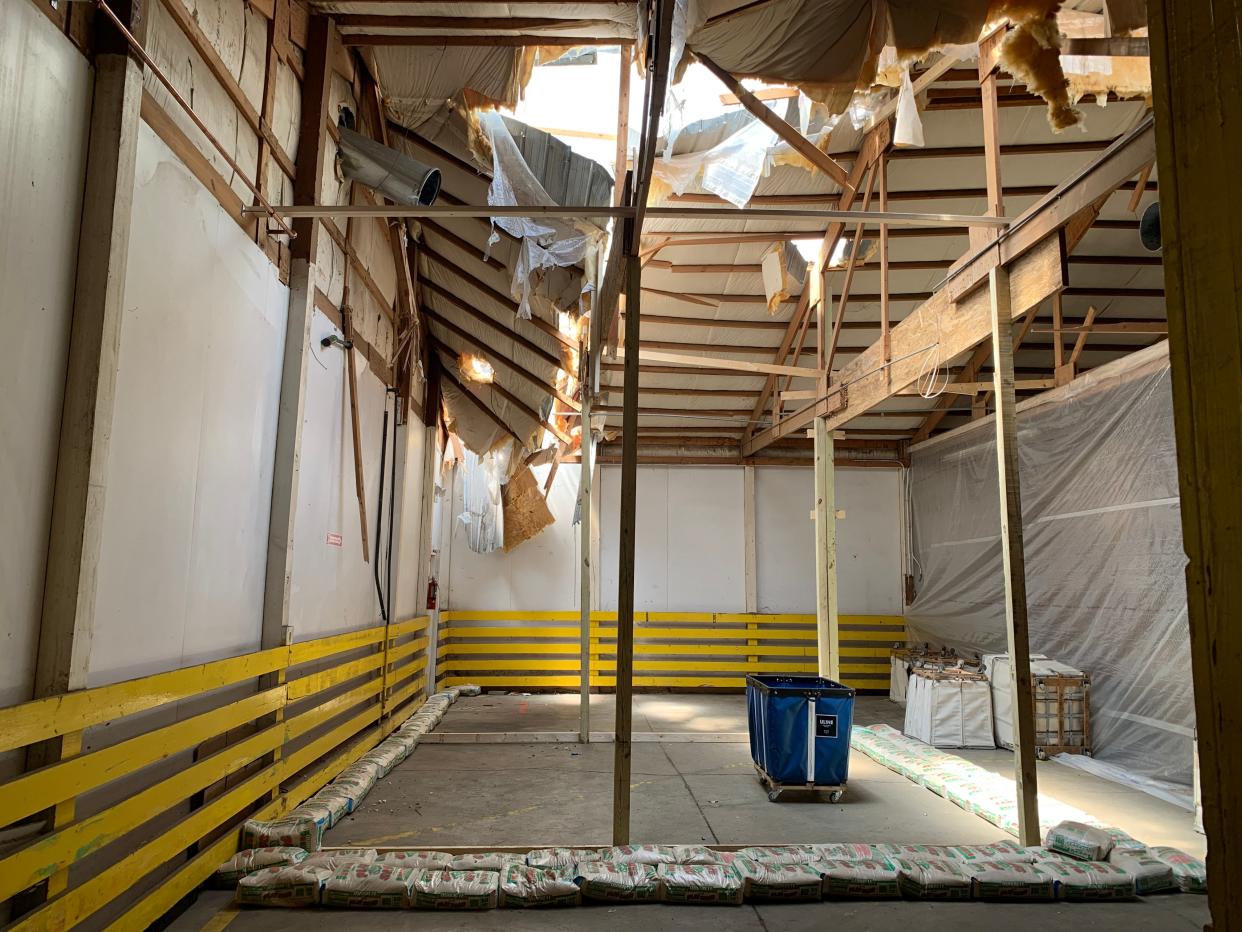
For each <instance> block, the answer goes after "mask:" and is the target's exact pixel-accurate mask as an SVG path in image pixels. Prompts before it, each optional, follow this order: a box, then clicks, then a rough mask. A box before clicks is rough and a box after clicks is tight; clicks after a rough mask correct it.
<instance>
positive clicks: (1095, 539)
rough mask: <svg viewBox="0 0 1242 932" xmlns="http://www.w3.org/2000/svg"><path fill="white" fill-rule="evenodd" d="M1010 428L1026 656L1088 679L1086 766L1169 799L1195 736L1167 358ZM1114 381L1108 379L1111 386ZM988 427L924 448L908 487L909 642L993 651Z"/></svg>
mask: <svg viewBox="0 0 1242 932" xmlns="http://www.w3.org/2000/svg"><path fill="white" fill-rule="evenodd" d="M1144 355H1145V356H1147V357H1150V358H1149V359H1147V361H1145V362H1144V363H1142V364H1141V365H1138V366H1136V367H1132V368H1128V369H1125V370H1124V371H1118V372H1117V374H1116V375H1114V376H1112V377H1109V378H1100V379H1088V380H1087V383H1088V384H1086V385H1084V386H1078V385H1070V386H1066V387H1064V388H1061V389H1058V390H1056V391H1055V392H1052V393H1049V396H1050V397H1052V398H1055V399H1056V400H1054V401H1046V402H1042V403H1040V404H1038V405H1034V406H1027V407H1025V408H1024V410H1022V411H1021V412H1020V414H1019V417H1018V450H1019V455H1020V458H1021V480H1022V506H1023V508H1022V510H1023V529H1024V532H1025V538H1026V575H1027V599H1028V608H1029V616H1030V642H1031V650H1032V651H1034V652H1038V653H1042V654H1046V655H1048V656H1049V657H1053V658H1055V659H1057V660H1061V661H1063V662H1065V663H1069V664H1072V665H1074V666H1076V667H1079V668H1081V669H1083V670H1085V671H1087V672H1089V673H1090V674H1091V675H1092V696H1091V715H1092V730H1093V745H1094V754H1095V756H1096V757H1097V758H1099V759H1101V760H1104V761H1108V762H1110V763H1113V764H1116V765H1118V766H1120V767H1123V768H1125V769H1127V770H1129V771H1132V772H1134V773H1136V774H1140V775H1143V776H1145V777H1151V778H1156V779H1160V780H1166V781H1171V782H1175V783H1181V784H1189V783H1190V782H1191V777H1192V767H1193V748H1192V735H1193V726H1194V711H1193V695H1192V684H1191V677H1190V645H1189V632H1188V628H1187V620H1186V589H1185V576H1184V568H1185V563H1186V560H1185V555H1184V553H1183V550H1182V536H1181V516H1180V512H1179V500H1178V485H1177V457H1176V449H1175V444H1174V437H1173V411H1172V398H1171V394H1170V386H1169V370H1168V361H1167V355H1163V354H1161V353H1160V351H1159V350H1157V351H1156V352H1155V353H1151V352H1147V353H1145V354H1144ZM1115 371H1116V370H1115ZM993 431H994V427H993V423H992V420H991V419H990V418H989V419H987V420H986V421H984V422H982V423H981V424H980V425H978V426H976V427H971V428H968V429H965V430H962V431H958V432H955V433H953V434H950V435H947V436H946V437H945V438H944V439H941V440H933V441H932V442H930V443H928V444H925V445H923V446H921V447H919V448H916V449H915V450H914V452H913V455H912V465H911V469H910V476H909V483H908V489H909V495H910V502H909V506H910V517H911V534H912V548H913V554H912V557H913V568H914V573H915V577H916V585H917V597H916V599H915V601H914V604H913V605H912V606H910V608H909V609H908V610H907V618H908V626H909V629H910V631H911V634H912V637H913V639H914V640H916V641H919V642H922V641H931V642H933V643H936V644H948V645H952V646H954V647H957V648H958V649H959V650H970V651H979V652H983V651H997V650H999V651H1004V650H1005V648H1006V637H1005V620H1004V619H1005V616H1004V575H1003V572H1002V566H1001V548H1000V513H999V510H1000V506H999V499H998V493H997V485H996V473H997V466H996V448H995V442H994V433H993Z"/></svg>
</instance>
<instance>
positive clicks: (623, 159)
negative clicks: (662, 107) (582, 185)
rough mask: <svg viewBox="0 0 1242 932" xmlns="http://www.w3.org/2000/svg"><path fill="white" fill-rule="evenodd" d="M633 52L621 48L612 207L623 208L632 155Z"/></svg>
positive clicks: (627, 48) (624, 46) (625, 47)
mask: <svg viewBox="0 0 1242 932" xmlns="http://www.w3.org/2000/svg"><path fill="white" fill-rule="evenodd" d="M633 54H634V53H633V51H632V49H631V48H630V47H629V46H628V45H623V46H621V72H620V74H619V75H618V76H617V149H616V157H615V160H614V162H613V169H612V176H613V178H612V205H613V206H614V207H620V206H621V195H622V194H623V193H624V190H625V187H624V185H623V183H622V179H623V178H624V177H625V169H626V164H627V163H628V162H629V155H630V71H631V70H632V59H633Z"/></svg>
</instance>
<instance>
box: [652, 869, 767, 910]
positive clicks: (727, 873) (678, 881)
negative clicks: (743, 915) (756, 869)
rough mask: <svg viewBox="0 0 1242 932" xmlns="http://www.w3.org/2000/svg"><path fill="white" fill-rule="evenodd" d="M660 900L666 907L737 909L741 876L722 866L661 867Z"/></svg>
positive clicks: (742, 889) (742, 886)
mask: <svg viewBox="0 0 1242 932" xmlns="http://www.w3.org/2000/svg"><path fill="white" fill-rule="evenodd" d="M656 872H657V873H658V874H659V876H660V899H661V900H663V901H664V902H665V903H693V904H695V905H699V906H703V905H722V906H740V905H741V904H742V898H743V896H744V895H745V885H744V884H743V882H742V876H741V874H739V873H738V872H737V871H736V870H734V869H733V867H732V866H730V865H725V864H661V865H659V867H657V868H656Z"/></svg>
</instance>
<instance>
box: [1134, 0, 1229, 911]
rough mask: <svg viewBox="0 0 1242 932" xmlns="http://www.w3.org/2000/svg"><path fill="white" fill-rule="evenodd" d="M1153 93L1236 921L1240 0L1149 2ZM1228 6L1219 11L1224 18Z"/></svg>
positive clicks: (1194, 614)
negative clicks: (1235, 174)
mask: <svg viewBox="0 0 1242 932" xmlns="http://www.w3.org/2000/svg"><path fill="white" fill-rule="evenodd" d="M1147 15H1148V21H1149V23H1150V34H1151V73H1152V91H1153V97H1154V103H1155V111H1156V156H1157V163H1158V167H1159V175H1160V212H1161V225H1162V229H1163V234H1164V250H1163V258H1164V283H1165V296H1166V310H1167V313H1168V320H1169V362H1170V366H1171V369H1172V383H1173V425H1174V429H1175V432H1176V436H1177V454H1178V457H1177V458H1178V473H1179V488H1180V492H1181V519H1182V537H1183V546H1184V549H1185V552H1186V557H1187V563H1186V602H1187V613H1188V618H1189V628H1190V660H1191V670H1192V672H1193V674H1194V699H1195V711H1196V721H1197V725H1198V737H1199V768H1200V775H1201V779H1200V781H1199V782H1200V787H1201V789H1202V797H1203V825H1204V828H1205V829H1206V831H1207V872H1208V902H1209V906H1210V908H1211V916H1212V920H1211V927H1212V928H1213V929H1214V930H1215V932H1236V930H1238V929H1242V831H1240V828H1239V827H1240V826H1242V797H1240V796H1239V794H1238V792H1237V787H1238V786H1239V784H1240V783H1242V745H1239V743H1238V735H1239V734H1242V693H1240V692H1239V690H1238V673H1239V670H1242V628H1240V627H1239V626H1238V623H1237V621H1238V618H1239V617H1242V546H1239V537H1238V528H1239V527H1242V485H1239V483H1238V481H1237V464H1238V463H1239V462H1240V461H1242V431H1239V430H1238V398H1239V396H1240V395H1242V352H1240V351H1239V347H1242V306H1240V305H1242V301H1240V300H1239V299H1240V295H1239V290H1238V250H1239V243H1242V191H1239V188H1238V186H1237V184H1234V183H1231V184H1226V185H1224V186H1222V185H1220V184H1219V179H1220V178H1222V177H1225V178H1229V177H1232V170H1230V169H1229V168H1228V166H1230V165H1234V164H1236V161H1235V160H1236V159H1237V155H1238V152H1239V150H1240V149H1242V93H1240V89H1239V86H1238V78H1239V75H1242V40H1240V39H1239V35H1238V30H1237V28H1236V23H1237V16H1238V7H1237V4H1236V3H1232V4H1228V5H1227V6H1225V7H1221V6H1219V5H1217V4H1214V3H1209V2H1207V0H1152V2H1151V3H1149V4H1148V6H1147ZM1222 16H1224V17H1226V19H1224V20H1222V19H1221V17H1222Z"/></svg>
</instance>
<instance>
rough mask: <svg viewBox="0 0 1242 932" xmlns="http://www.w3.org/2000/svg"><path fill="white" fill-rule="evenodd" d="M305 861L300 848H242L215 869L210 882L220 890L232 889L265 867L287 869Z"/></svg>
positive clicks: (304, 855)
mask: <svg viewBox="0 0 1242 932" xmlns="http://www.w3.org/2000/svg"><path fill="white" fill-rule="evenodd" d="M304 860H306V851H305V850H304V849H302V848H284V847H272V848H243V849H242V850H241V851H238V852H237V853H236V854H235V855H233V856H232V857H231V858H229V859H228V860H227V861H225V862H224V863H223V864H221V865H220V866H219V867H217V868H216V872H215V874H213V875H212V882H213V884H214V885H215V886H217V887H220V888H222V889H229V890H231V889H233V888H234V887H236V886H237V881H239V880H241V879H242V878H243V877H245V876H246V875H247V874H252V873H254V872H255V871H257V870H262V869H263V868H265V867H288V866H289V865H291V864H297V863H299V862H300V861H304Z"/></svg>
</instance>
